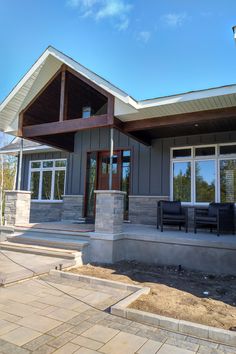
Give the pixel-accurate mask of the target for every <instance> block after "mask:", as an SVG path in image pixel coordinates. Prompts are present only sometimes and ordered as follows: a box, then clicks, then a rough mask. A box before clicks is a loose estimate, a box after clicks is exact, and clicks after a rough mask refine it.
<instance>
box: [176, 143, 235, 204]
mask: <svg viewBox="0 0 236 354" xmlns="http://www.w3.org/2000/svg"><path fill="white" fill-rule="evenodd" d="M171 171H172V172H171V198H172V199H173V200H179V201H182V202H186V203H192V204H194V203H200V204H202V203H203V204H204V203H210V202H213V201H216V202H234V203H236V144H220V145H210V146H196V147H185V148H177V149H176V148H173V149H172V152H171Z"/></svg>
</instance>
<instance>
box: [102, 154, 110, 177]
mask: <svg viewBox="0 0 236 354" xmlns="http://www.w3.org/2000/svg"><path fill="white" fill-rule="evenodd" d="M108 166H109V158H108V157H107V156H103V157H102V165H101V168H102V174H103V175H106V174H107V173H108Z"/></svg>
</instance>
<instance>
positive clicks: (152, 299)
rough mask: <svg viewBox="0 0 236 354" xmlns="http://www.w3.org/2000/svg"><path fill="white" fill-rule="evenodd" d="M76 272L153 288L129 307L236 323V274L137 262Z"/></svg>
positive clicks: (193, 319)
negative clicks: (227, 274) (210, 272)
mask: <svg viewBox="0 0 236 354" xmlns="http://www.w3.org/2000/svg"><path fill="white" fill-rule="evenodd" d="M70 272H73V273H79V274H83V275H89V276H94V277H97V278H102V279H110V280H115V281H121V282H125V283H132V284H136V285H137V284H138V285H143V286H148V287H150V288H151V292H150V294H149V295H145V296H141V297H140V298H139V299H138V300H136V301H135V302H134V303H132V304H131V305H130V307H132V308H135V309H138V310H142V311H147V312H151V313H156V314H159V315H162V316H168V317H172V318H176V319H182V320H186V321H191V322H195V323H200V324H204V325H209V326H213V327H218V328H224V329H230V328H231V327H235V326H236V277H235V276H216V275H213V274H204V273H200V272H193V271H188V270H185V269H181V268H180V269H179V268H176V267H158V266H150V265H145V264H140V263H137V262H119V263H116V264H115V265H102V266H101V265H96V264H95V265H86V266H82V267H77V268H73V269H71V270H70Z"/></svg>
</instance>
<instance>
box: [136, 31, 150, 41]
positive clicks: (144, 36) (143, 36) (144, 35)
mask: <svg viewBox="0 0 236 354" xmlns="http://www.w3.org/2000/svg"><path fill="white" fill-rule="evenodd" d="M150 37H151V32H149V31H141V32H139V33H138V40H139V41H141V42H144V43H147V42H148V41H149V39H150Z"/></svg>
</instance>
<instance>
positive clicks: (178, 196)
mask: <svg viewBox="0 0 236 354" xmlns="http://www.w3.org/2000/svg"><path fill="white" fill-rule="evenodd" d="M173 196H174V200H178V201H181V202H191V163H190V162H175V163H174V164H173Z"/></svg>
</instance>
